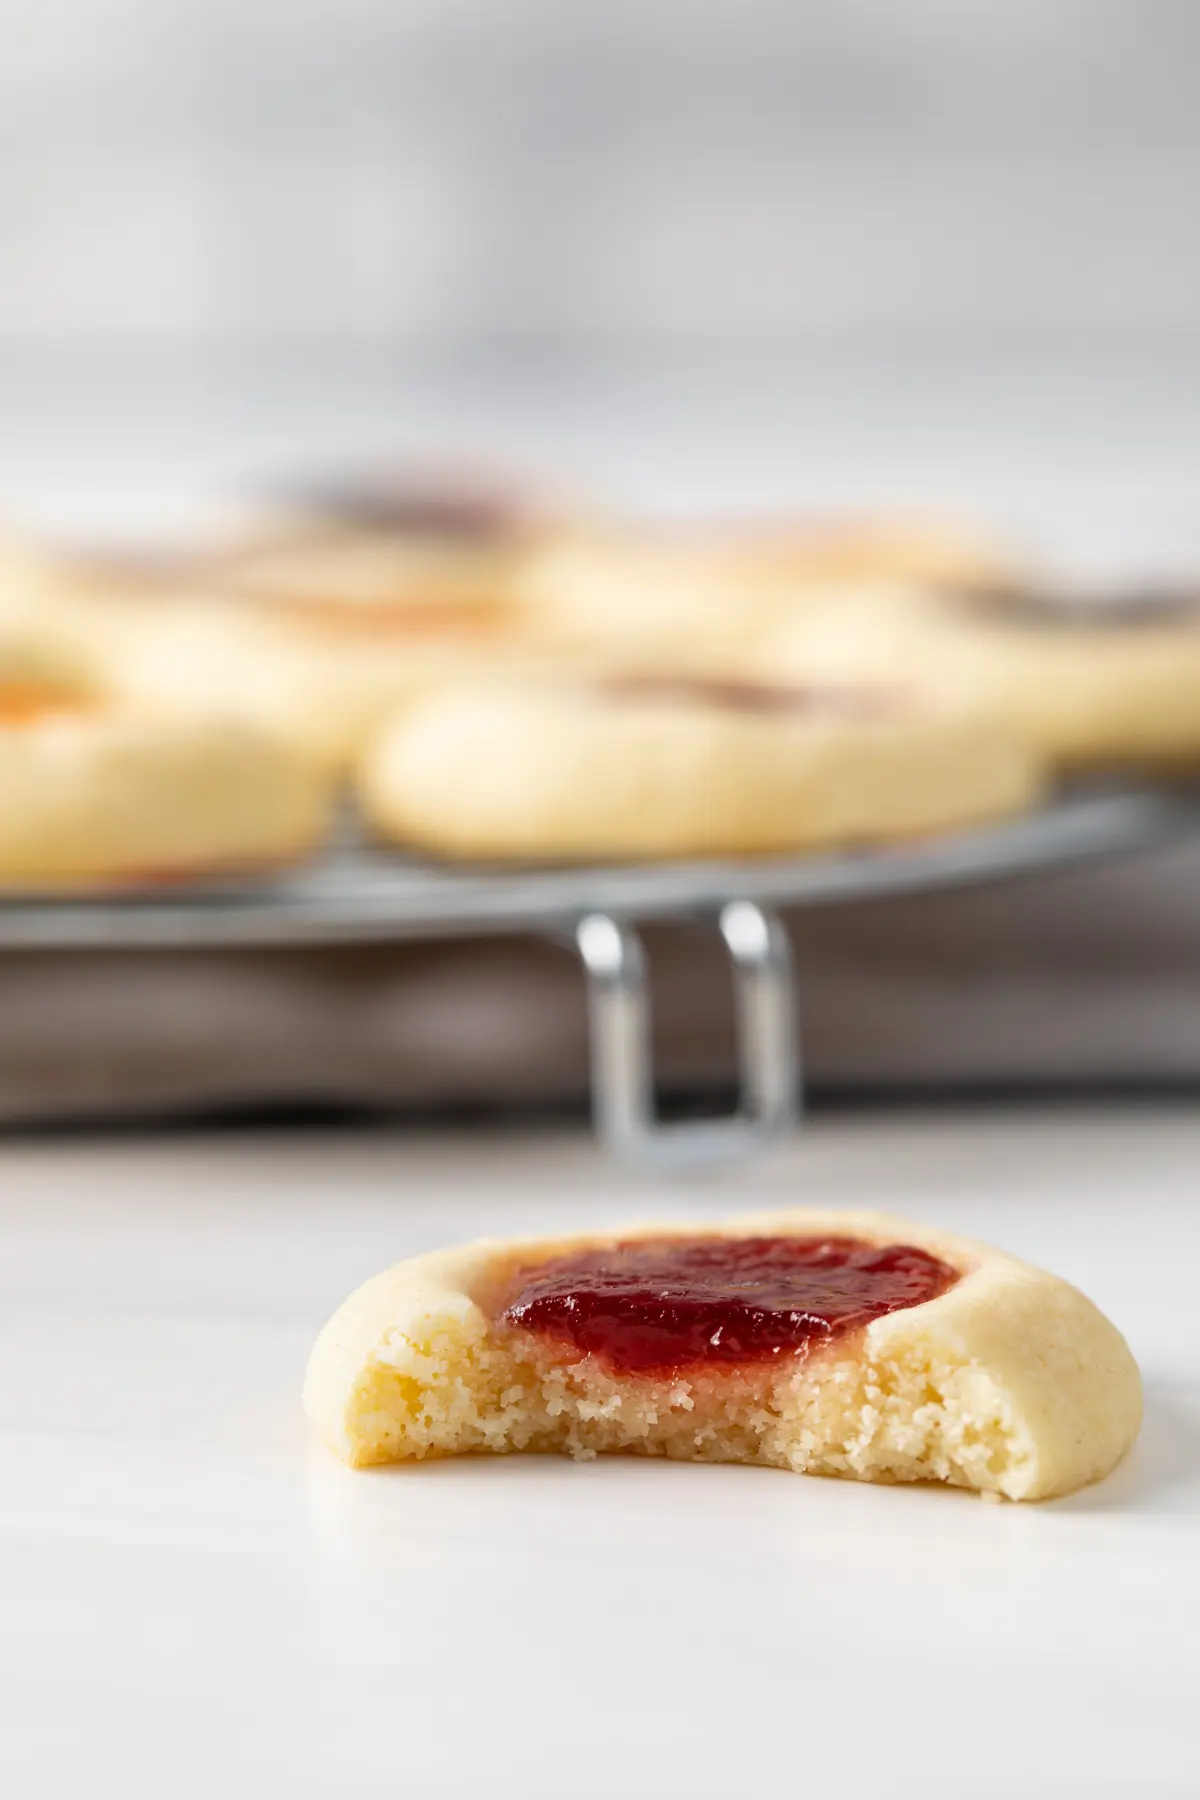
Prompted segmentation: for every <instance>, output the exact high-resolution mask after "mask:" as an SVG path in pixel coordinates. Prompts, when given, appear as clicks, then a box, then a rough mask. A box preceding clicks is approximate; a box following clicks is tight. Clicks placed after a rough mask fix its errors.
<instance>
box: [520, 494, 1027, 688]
mask: <svg viewBox="0 0 1200 1800" xmlns="http://www.w3.org/2000/svg"><path fill="white" fill-rule="evenodd" d="M1013 571H1014V565H1013V564H1012V562H1011V561H1010V560H1009V559H1008V558H1006V557H1005V556H1004V555H1003V553H1002V552H1001V551H1000V550H999V549H996V548H993V547H992V546H991V545H989V544H987V543H986V542H985V541H984V540H983V539H981V538H975V537H973V536H972V535H970V534H969V533H967V532H964V531H960V530H958V529H956V528H954V527H952V526H949V525H939V524H936V523H932V524H926V523H922V522H920V521H904V520H884V519H881V520H857V521H856V520H849V521H842V522H839V521H836V520H834V521H829V522H821V521H812V522H809V523H799V524H788V523H783V524H777V523H770V522H758V523H756V522H754V521H747V522H745V523H738V524H729V525H723V526H721V525H712V526H705V525H693V526H682V525H680V526H674V527H668V526H659V527H649V526H648V527H644V528H641V529H637V528H634V527H626V528H621V527H620V526H617V525H614V526H612V527H611V528H610V529H608V530H607V531H603V530H600V529H598V528H596V529H593V530H591V531H587V530H579V531H577V532H576V533H574V534H573V535H572V534H567V533H563V534H561V535H559V536H558V537H557V538H551V539H550V540H549V541H548V542H547V543H546V544H545V546H544V547H543V549H542V550H541V551H540V553H538V552H534V553H532V554H531V555H530V556H529V557H527V559H526V560H525V562H524V564H523V565H522V568H521V570H520V571H519V573H518V576H517V579H516V587H517V591H518V593H519V595H520V598H521V601H522V604H523V606H524V609H525V612H526V615H527V621H528V624H529V628H530V629H531V630H533V631H535V632H537V633H538V634H540V635H543V636H545V637H548V638H550V639H552V640H554V641H559V642H564V643H568V644H575V645H581V646H586V647H589V648H592V649H596V650H603V649H613V648H616V649H618V650H622V649H623V650H626V651H628V652H630V653H632V654H636V655H637V656H639V658H641V659H643V660H645V659H646V658H649V657H654V658H656V659H657V658H658V657H659V656H661V657H662V658H664V659H665V660H666V661H668V662H670V663H673V664H674V665H676V666H678V665H679V664H680V663H683V662H687V661H689V660H690V661H692V662H701V663H708V664H713V663H716V664H717V665H718V666H719V665H720V664H721V663H722V662H727V661H728V660H729V659H730V658H733V659H735V660H736V658H737V657H738V655H739V653H740V652H741V651H742V650H743V649H744V648H745V646H746V645H747V643H749V642H752V641H753V639H754V638H755V636H756V635H757V634H758V633H759V632H761V631H762V630H764V629H765V628H767V627H769V626H770V625H771V624H772V623H773V622H774V621H776V620H778V619H780V618H787V617H788V616H790V614H791V613H792V612H793V611H795V610H797V609H800V610H805V609H807V607H808V606H809V605H811V604H812V603H813V602H814V601H816V600H818V599H820V598H821V597H822V596H824V595H825V594H826V593H827V592H828V591H829V590H832V591H833V592H834V593H835V594H836V593H839V592H840V591H841V590H842V589H843V588H845V587H846V586H857V585H863V584H867V585H873V584H882V585H885V586H886V585H889V584H893V583H897V582H909V581H920V582H928V583H931V584H941V583H944V582H953V583H956V584H958V585H962V586H970V587H974V586H976V585H979V584H984V583H995V582H997V581H1001V580H1008V579H1010V578H1011V577H1012V575H1013Z"/></svg>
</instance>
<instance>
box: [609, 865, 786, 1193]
mask: <svg viewBox="0 0 1200 1800" xmlns="http://www.w3.org/2000/svg"><path fill="white" fill-rule="evenodd" d="M717 924H718V926H719V929H720V932H721V936H722V937H723V939H724V941H725V945H726V948H727V949H728V951H729V955H730V958H731V960H732V962H733V967H734V976H735V981H736V992H737V1039H738V1067H739V1089H740V1101H739V1107H738V1110H737V1112H735V1113H731V1114H730V1115H729V1116H728V1117H726V1118H721V1119H706V1120H702V1121H698V1122H689V1123H686V1124H679V1125H662V1124H660V1123H659V1122H658V1121H657V1119H656V1117H655V1108H654V1074H653V1053H652V1050H651V1038H650V995H649V986H648V982H647V975H646V956H645V951H644V950H643V947H642V942H641V939H640V937H639V936H638V933H637V931H636V930H635V929H634V927H633V926H632V925H630V924H628V923H627V922H625V921H623V920H618V919H615V918H613V917H611V916H610V915H609V914H607V913H589V914H588V915H587V917H586V918H583V919H581V920H580V921H579V924H578V926H577V928H576V934H575V935H576V943H577V944H578V947H579V953H580V956H581V957H582V959H583V963H584V967H585V969H586V971H587V977H588V1017H589V1027H590V1041H591V1080H592V1114H593V1118H594V1120H595V1125H596V1130H597V1132H598V1134H599V1136H600V1138H601V1141H602V1142H603V1143H604V1144H605V1145H606V1146H607V1147H608V1148H609V1149H610V1150H612V1151H613V1152H614V1153H615V1154H616V1155H618V1156H620V1157H623V1158H624V1159H625V1160H626V1161H628V1162H633V1163H637V1164H640V1165H642V1166H647V1165H650V1166H654V1167H658V1168H663V1167H685V1166H692V1167H694V1166H696V1165H699V1164H703V1163H709V1162H718V1161H726V1160H732V1159H734V1158H737V1157H742V1156H747V1155H750V1154H752V1153H753V1152H754V1151H756V1150H759V1149H761V1148H763V1147H764V1146H765V1145H766V1144H768V1143H770V1142H771V1141H772V1140H773V1139H775V1138H777V1137H779V1136H780V1135H782V1134H783V1133H784V1132H786V1131H788V1130H789V1129H790V1128H791V1126H792V1125H793V1124H794V1123H795V1119H796V1115H797V1109H798V1102H799V1088H800V1070H799V1058H798V1053H797V1044H796V1035H797V1034H796V1013H795V1000H794V992H793V984H792V975H791V957H790V953H789V949H788V941H787V934H786V933H785V931H784V929H783V927H782V925H781V924H780V923H779V920H778V919H777V918H776V917H775V916H774V914H772V913H770V912H766V911H764V910H763V908H761V907H759V906H755V905H752V904H751V903H750V902H748V901H743V900H738V901H732V902H731V903H730V904H729V905H728V906H726V907H725V908H724V909H723V910H722V911H721V913H720V914H719V916H718V920H717Z"/></svg>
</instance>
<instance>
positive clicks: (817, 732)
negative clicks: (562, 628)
mask: <svg viewBox="0 0 1200 1800" xmlns="http://www.w3.org/2000/svg"><path fill="white" fill-rule="evenodd" d="M1039 787H1040V780H1039V772H1038V768H1037V765H1036V762H1035V760H1034V758H1033V757H1032V756H1031V755H1030V754H1029V752H1028V751H1027V750H1026V749H1024V748H1023V746H1022V745H1021V744H1020V743H1019V742H1018V741H1017V740H1016V739H1015V738H1014V737H1013V736H1012V735H1011V734H1010V733H1008V732H1006V731H1004V730H1003V729H1001V728H998V727H996V726H994V725H992V724H990V723H988V722H986V721H979V720H975V719H972V718H970V717H966V716H964V715H962V714H961V713H952V712H948V711H946V710H944V709H942V710H939V709H937V708H934V707H929V706H925V705H922V704H920V703H919V702H917V703H914V702H912V701H910V700H908V699H906V698H905V697H904V696H903V695H900V694H898V693H896V692H894V691H890V690H881V689H878V688H875V689H871V688H868V687H864V686H862V685H859V686H845V687H842V688H837V687H821V686H815V685H814V686H812V687H809V688H797V689H794V690H784V689H771V688H767V687H764V686H757V685H752V684H747V683H737V682H716V681H701V680H696V679H690V678H686V679H685V678H676V679H664V678H661V677H657V676H653V677H636V676H624V677H604V678H597V679H596V680H594V681H591V682H589V683H576V684H563V685H560V686H557V687H548V686H542V685H538V684H522V683H517V682H497V683H493V684H488V685H479V686H455V687H447V688H444V689H438V690H434V691H432V692H430V693H429V694H426V695H425V696H423V697H422V698H421V699H419V700H418V701H417V702H415V703H414V704H413V705H412V706H411V707H409V708H408V709H407V710H406V711H405V712H404V713H402V714H401V715H400V716H399V717H398V718H397V719H395V720H394V721H393V722H392V723H391V724H389V725H388V726H385V727H384V729H383V731H382V732H381V734H380V735H379V737H378V738H377V739H376V740H375V742H374V743H373V745H372V746H371V749H370V750H369V752H368V754H367V757H366V759H365V762H364V765H363V768H362V771H361V778H360V795H361V800H362V804H363V808H364V811H365V813H366V816H367V818H368V819H369V820H370V822H371V823H372V824H373V825H374V827H375V828H376V829H377V830H378V831H379V833H380V834H381V835H382V836H384V837H386V838H389V839H392V840H393V841H395V842H397V843H402V844H409V845H414V846H419V847H421V848H423V849H426V850H431V851H434V852H436V853H442V854H446V855H449V856H460V857H497V858H502V859H505V858H511V859H531V860H541V861H572V860H584V861H589V860H596V859H600V858H604V857H628V858H641V857H666V856H702V855H722V854H728V855H735V854H755V853H768V852H772V851H776V852H778V851H785V850H789V849H799V848H802V847H809V846H832V845H840V844H855V843H865V842H873V841H881V840H885V839H889V838H901V837H906V836H910V835H912V834H914V833H924V832H930V831H936V830H942V829H946V828H949V827H952V826H956V825H965V824H967V823H971V822H975V821H982V820H987V819H992V818H997V817H1000V816H1003V815H1005V814H1008V813H1012V812H1015V811H1018V810H1020V809H1021V808H1023V807H1026V806H1028V805H1029V804H1030V803H1031V802H1032V801H1033V800H1034V799H1035V798H1036V797H1037V795H1038V792H1039Z"/></svg>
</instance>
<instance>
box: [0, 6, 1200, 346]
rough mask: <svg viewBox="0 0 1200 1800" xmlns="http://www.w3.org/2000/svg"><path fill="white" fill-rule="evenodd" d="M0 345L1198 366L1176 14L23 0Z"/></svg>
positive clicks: (1145, 9)
mask: <svg viewBox="0 0 1200 1800" xmlns="http://www.w3.org/2000/svg"><path fill="white" fill-rule="evenodd" d="M0 41H2V42H3V47H4V52H3V56H2V57H0V247H2V261H0V268H2V279H0V345H3V344H8V345H9V346H12V347H18V348H19V347H21V346H31V345H35V344H40V345H44V346H50V347H55V346H59V345H62V344H73V345H76V346H79V345H84V346H92V347H95V348H98V349H104V348H107V349H109V350H112V351H116V350H119V349H122V348H129V347H131V346H133V347H136V348H139V349H146V348H149V347H155V348H158V349H162V350H165V351H170V352H178V353H184V352H188V353H191V352H195V351H197V350H205V351H213V350H221V351H223V352H231V353H232V352H236V351H238V350H239V349H241V350H244V349H246V348H247V347H250V348H256V349H259V350H261V349H262V348H263V347H264V346H269V347H272V348H278V347H279V346H280V345H281V344H284V343H287V344H291V345H294V346H301V347H309V348H324V349H329V348H330V347H334V348H337V349H339V350H353V351H357V352H360V353H362V354H371V355H401V356H406V357H416V358H427V357H430V356H439V355H459V354H464V353H467V352H473V351H478V350H479V349H480V348H481V347H490V348H492V349H493V350H503V349H504V348H506V347H511V346H513V345H516V344H520V345H525V346H528V345H534V346H537V347H540V348H543V349H544V348H547V347H553V348H557V349H560V350H565V351H569V352H574V353H577V354H580V355H583V354H587V353H589V352H590V351H592V350H595V349H596V347H597V346H603V345H608V346H612V345H618V346H621V347H624V348H629V349H635V350H636V349H638V348H639V347H647V346H650V347H655V346H657V347H660V348H661V347H662V346H663V345H671V346H673V347H675V348H680V347H683V348H689V349H691V350H693V351H695V352H697V353H699V352H700V351H703V350H711V349H712V348H713V347H714V346H720V347H722V348H723V349H724V350H725V351H727V352H739V353H740V352H750V353H753V354H754V355H761V354H763V353H764V351H769V352H770V353H771V354H772V355H773V356H775V357H778V356H779V355H780V354H784V353H786V351H787V350H788V349H789V347H792V346H794V345H797V344H812V343H820V342H824V341H828V340H831V339H846V338H847V337H849V338H850V339H853V340H857V339H858V338H860V337H863V336H867V337H870V336H872V335H873V334H876V333H879V332H883V333H886V334H897V333H898V334H900V336H901V337H906V336H908V335H911V334H914V333H915V334H917V335H922V334H925V335H929V334H932V335H935V336H937V337H938V338H939V339H941V338H944V337H945V336H946V334H947V333H949V334H951V335H966V336H969V337H977V336H983V337H985V338H986V339H987V340H988V341H990V342H993V343H994V342H996V341H998V340H1005V339H1012V340H1015V341H1023V340H1024V339H1025V338H1026V337H1028V336H1029V335H1030V334H1040V335H1043V336H1048V337H1049V338H1051V339H1052V340H1054V341H1059V340H1061V339H1062V338H1064V337H1066V338H1067V339H1069V340H1071V341H1074V340H1076V339H1077V338H1078V337H1079V336H1080V334H1082V335H1083V336H1085V337H1089V336H1098V337H1100V338H1103V339H1104V340H1105V341H1109V340H1111V339H1112V338H1113V337H1117V338H1120V339H1123V340H1125V339H1131V340H1136V341H1137V342H1145V341H1147V340H1149V339H1154V340H1155V341H1158V342H1161V340H1163V339H1164V338H1166V339H1168V340H1171V341H1173V342H1177V341H1178V340H1179V339H1181V338H1188V339H1190V338H1191V337H1192V336H1193V335H1194V334H1195V331H1196V328H1197V324H1198V313H1197V302H1198V300H1200V247H1198V245H1197V237H1196V232H1195V204H1196V191H1197V170H1198V167H1200V121H1198V116H1197V111H1196V106H1195V69H1196V62H1197V55H1198V53H1200V15H1198V14H1197V11H1196V9H1195V7H1194V6H1191V5H1189V3H1188V0H1141V3H1140V4H1138V5H1131V4H1129V0H1057V3H1056V4H1055V5H1053V6H1047V5H1045V4H1041V3H1039V0H1006V3H1005V4H1003V5H1000V4H997V3H995V0H903V3H902V4H900V5H888V4H886V0H849V3H846V4H842V5H838V6H829V5H824V4H815V3H812V0H715V3H711V4H699V3H697V0H613V3H611V4H608V5H606V6H603V7H596V6H585V5H563V4H562V3H561V0H339V4H337V5H336V6H332V5H328V4H321V3H318V0H170V4H163V0H87V3H86V4H82V5H81V4H79V3H78V0H2V3H0Z"/></svg>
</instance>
